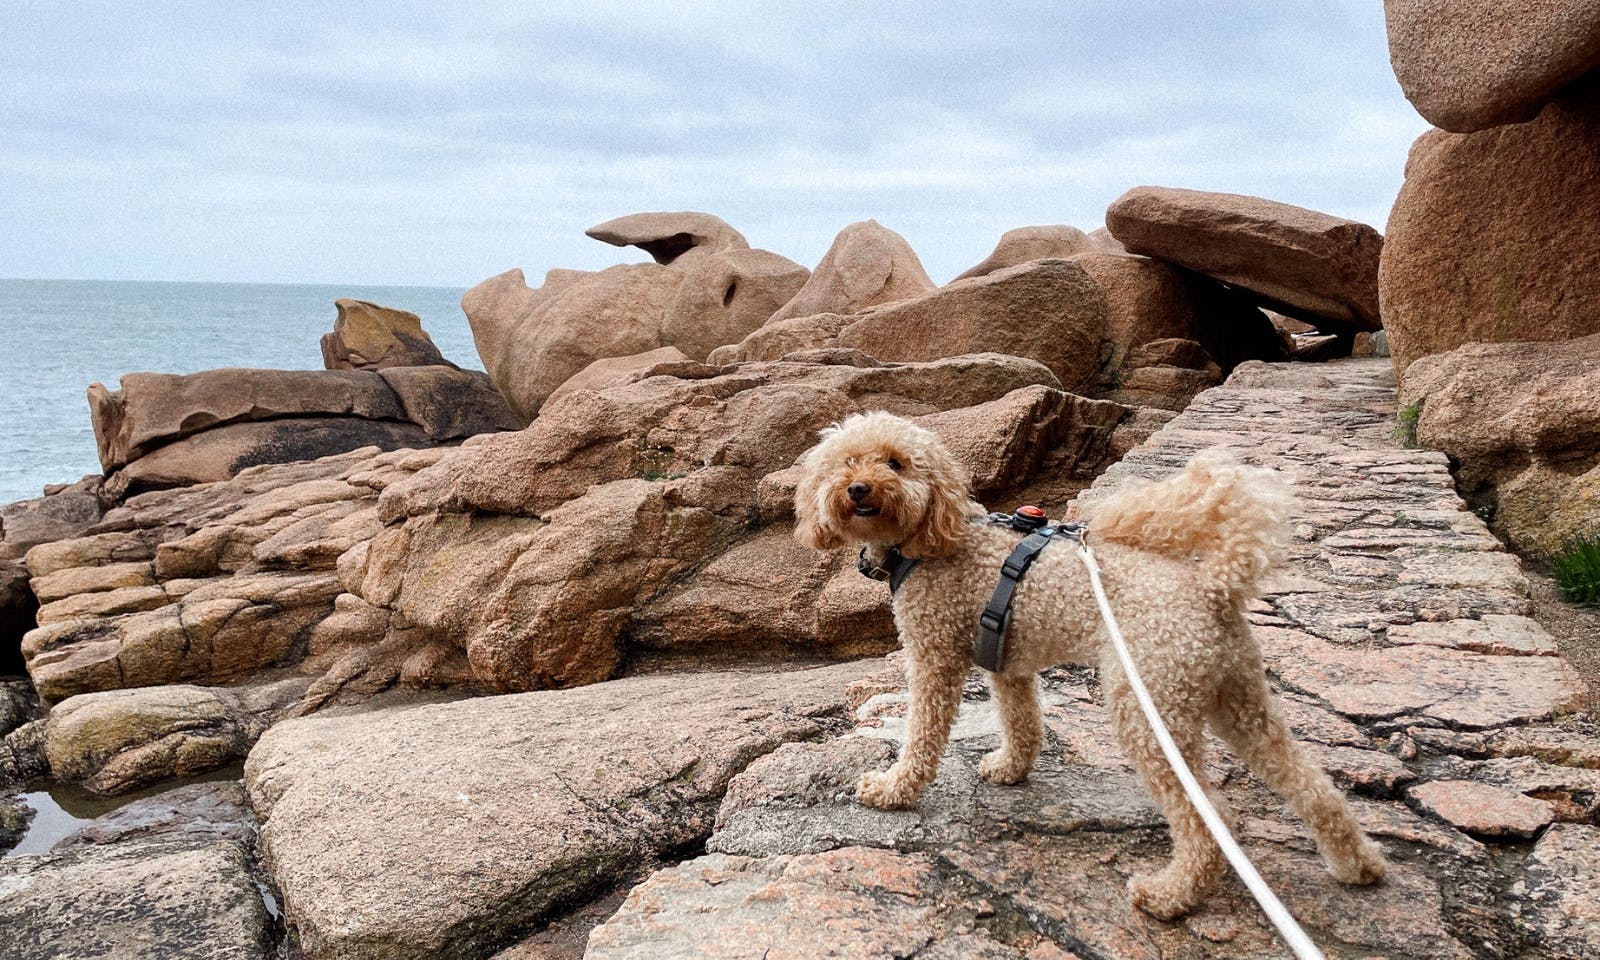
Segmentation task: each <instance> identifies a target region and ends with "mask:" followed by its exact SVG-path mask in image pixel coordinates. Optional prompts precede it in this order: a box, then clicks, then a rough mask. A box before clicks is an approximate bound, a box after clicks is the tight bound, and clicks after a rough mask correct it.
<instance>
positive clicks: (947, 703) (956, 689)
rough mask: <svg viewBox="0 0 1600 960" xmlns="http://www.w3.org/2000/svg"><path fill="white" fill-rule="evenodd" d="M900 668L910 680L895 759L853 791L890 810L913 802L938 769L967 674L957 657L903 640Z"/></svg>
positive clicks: (870, 803) (872, 804)
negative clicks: (906, 714)
mask: <svg viewBox="0 0 1600 960" xmlns="http://www.w3.org/2000/svg"><path fill="white" fill-rule="evenodd" d="M905 648H906V674H907V679H908V680H909V681H910V686H911V704H910V707H911V715H910V717H908V718H907V722H906V730H907V732H906V742H905V743H904V744H903V745H902V746H901V748H900V759H898V760H896V761H895V763H894V766H892V767H890V768H889V769H888V770H885V771H883V772H882V773H876V772H874V773H866V774H863V775H862V777H861V782H860V784H858V785H857V787H856V796H857V797H858V798H860V800H861V802H862V803H864V804H866V805H867V806H869V807H878V808H879V809H883V810H894V809H900V808H904V807H911V806H915V805H916V802H917V795H918V794H920V793H921V792H922V789H923V788H924V787H926V786H927V785H928V784H930V783H932V782H933V778H934V775H935V774H937V773H938V772H939V758H940V757H941V756H942V755H943V754H944V747H945V744H946V743H948V742H949V741H950V728H951V727H952V726H954V724H955V722H956V710H957V709H959V708H960V706H961V685H962V682H963V681H964V680H965V679H966V676H967V662H966V660H965V659H963V658H957V657H951V656H940V655H938V654H937V653H930V651H929V650H928V648H926V647H920V648H919V647H918V646H917V645H916V644H913V643H909V642H908V643H906V645H905Z"/></svg>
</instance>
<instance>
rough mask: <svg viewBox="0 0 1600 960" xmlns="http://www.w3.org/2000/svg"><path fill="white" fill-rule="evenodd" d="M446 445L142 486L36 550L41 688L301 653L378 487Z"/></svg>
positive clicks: (166, 680) (146, 681)
mask: <svg viewBox="0 0 1600 960" xmlns="http://www.w3.org/2000/svg"><path fill="white" fill-rule="evenodd" d="M447 452H448V451H447V450H444V449H435V450H426V451H399V452H395V453H381V452H379V451H377V450H374V449H372V448H368V449H365V450H358V451H353V452H351V453H348V454H343V455H341V456H337V457H332V458H327V459H324V460H319V461H313V462H308V463H290V464H281V465H271V466H261V467H253V468H250V469H247V470H244V471H242V472H241V473H240V474H239V475H238V476H236V477H234V478H233V479H232V480H228V481H226V482H223V483H214V484H203V485H199V486H194V487H187V488H182V489H177V490H164V491H157V492H152V493H147V494H143V495H141V496H137V497H134V498H132V499H130V500H128V501H127V502H126V503H125V504H124V505H122V506H121V507H118V508H116V509H114V510H112V511H110V512H109V513H107V514H106V516H105V517H104V519H103V520H102V521H101V523H100V524H99V525H98V526H96V527H93V528H90V530H89V531H86V533H85V535H84V536H81V537H78V538H74V539H67V540H60V541H56V542H54V543H48V544H43V545H40V546H37V547H34V548H33V549H32V550H31V551H29V553H28V561H27V562H28V566H29V569H30V571H31V572H32V574H33V576H34V578H35V581H36V582H37V583H38V584H39V585H40V589H41V590H42V591H43V593H44V595H45V597H46V598H47V602H46V603H45V605H44V615H43V620H42V621H41V622H43V623H44V626H41V627H39V628H38V629H35V630H33V631H32V632H31V633H29V634H28V635H27V636H26V637H24V640H23V645H22V652H23V655H24V656H25V657H26V658H27V661H28V670H29V672H30V673H31V674H32V677H33V680H34V682H35V684H37V686H38V689H39V691H40V692H41V694H42V695H43V696H44V697H46V698H47V699H49V700H61V699H64V698H66V697H69V696H73V695H75V694H81V693H89V692H92V691H97V690H116V689H122V688H125V687H136V686H158V685H162V684H172V683H200V684H205V685H218V684H225V683H231V682H237V681H239V680H241V679H243V678H245V677H247V676H249V675H250V674H252V673H253V672H255V671H256V670H258V669H261V668H264V667H268V666H293V665H295V664H299V663H301V662H302V661H303V660H304V658H305V657H306V656H307V654H308V653H318V652H319V651H318V650H317V649H314V648H315V644H313V642H312V640H313V635H314V633H315V631H316V628H317V627H318V626H320V624H321V623H322V621H323V620H325V619H327V618H328V617H329V615H330V614H331V613H333V612H334V609H335V602H336V599H337V598H338V596H339V595H340V594H341V593H342V592H343V589H344V588H343V586H342V585H341V584H340V582H339V579H338V576H337V574H336V572H335V569H334V567H335V564H336V562H337V560H338V558H339V557H340V555H342V554H343V553H344V552H345V551H347V550H349V549H351V548H352V547H354V546H356V545H357V544H359V543H363V542H365V541H367V540H369V539H370V538H371V537H372V536H373V534H375V533H376V532H377V531H378V530H379V529H380V527H381V524H380V523H379V522H378V519H377V511H376V500H377V493H378V491H379V490H381V489H382V488H383V487H384V486H386V485H387V484H388V483H390V482H392V481H393V480H394V479H397V478H398V477H399V476H402V475H405V474H409V473H410V472H413V471H415V470H418V469H421V468H422V467H424V466H426V465H429V464H432V463H434V462H436V461H437V460H438V459H439V458H440V457H442V456H444V455H445V454H446V453H447ZM381 638H382V632H381V631H380V632H379V635H378V636H377V637H367V638H365V639H366V641H368V642H375V641H376V640H379V639H381ZM320 652H327V651H320ZM324 666H325V664H324ZM307 669H308V670H314V669H315V663H313V664H311V665H308V666H307Z"/></svg>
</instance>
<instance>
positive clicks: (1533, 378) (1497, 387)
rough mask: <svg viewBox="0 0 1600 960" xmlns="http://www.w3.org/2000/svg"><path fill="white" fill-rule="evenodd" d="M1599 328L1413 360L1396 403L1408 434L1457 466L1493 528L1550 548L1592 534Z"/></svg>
mask: <svg viewBox="0 0 1600 960" xmlns="http://www.w3.org/2000/svg"><path fill="white" fill-rule="evenodd" d="M1595 370H1600V333H1596V334H1593V335H1590V336H1587V337H1581V338H1579V339H1576V340H1557V341H1553V342H1536V343H1471V344H1467V345H1465V346H1462V347H1457V348H1456V349H1454V350H1451V351H1449V352H1447V353H1439V354H1434V355H1432V356H1427V357H1423V358H1422V359H1420V360H1417V361H1416V362H1415V363H1413V364H1412V365H1411V366H1410V367H1409V368H1407V370H1406V378H1405V381H1404V382H1403V384H1402V387H1401V395H1400V399H1401V402H1402V403H1403V404H1406V405H1408V406H1410V407H1411V408H1412V409H1414V410H1416V411H1417V423H1416V428H1417V440H1418V441H1419V442H1420V443H1422V444H1423V445H1424V446H1428V447H1433V448H1435V449H1439V450H1443V451H1445V452H1446V453H1448V454H1450V456H1451V458H1452V459H1454V460H1455V461H1457V462H1458V463H1459V468H1458V470H1457V474H1456V476H1457V481H1458V482H1459V483H1460V485H1461V488H1462V492H1463V493H1464V494H1465V495H1466V496H1467V497H1468V498H1469V499H1471V500H1473V501H1474V502H1475V503H1477V504H1479V505H1480V506H1481V505H1493V506H1494V508H1495V509H1494V520H1493V525H1494V527H1495V528H1496V529H1497V530H1498V531H1499V532H1500V533H1501V534H1502V535H1504V536H1505V537H1506V538H1507V539H1509V540H1510V541H1511V542H1512V544H1513V545H1515V546H1516V547H1518V548H1519V549H1522V550H1527V551H1531V552H1534V553H1540V554H1551V553H1554V552H1556V551H1558V550H1559V549H1560V547H1561V546H1562V544H1563V543H1565V542H1566V541H1567V540H1568V539H1570V538H1572V537H1575V536H1580V535H1591V536H1593V535H1600V453H1597V449H1600V392H1597V391H1596V390H1595V373H1594V371H1595Z"/></svg>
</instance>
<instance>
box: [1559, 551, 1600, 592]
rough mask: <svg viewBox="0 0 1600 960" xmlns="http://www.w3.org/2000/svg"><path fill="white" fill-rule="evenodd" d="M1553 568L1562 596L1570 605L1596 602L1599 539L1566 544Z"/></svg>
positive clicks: (1599, 579)
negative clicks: (1570, 602)
mask: <svg viewBox="0 0 1600 960" xmlns="http://www.w3.org/2000/svg"><path fill="white" fill-rule="evenodd" d="M1553 565H1554V568H1555V570H1554V572H1555V578H1556V585H1557V586H1559V587H1560V588H1561V594H1562V596H1565V597H1566V598H1567V599H1568V600H1571V601H1572V602H1573V603H1600V536H1590V537H1578V538H1576V539H1574V540H1570V541H1568V542H1567V545H1566V546H1564V547H1562V549H1561V552H1560V553H1558V554H1556V555H1555V557H1554V559H1553Z"/></svg>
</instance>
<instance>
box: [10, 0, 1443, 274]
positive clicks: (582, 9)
mask: <svg viewBox="0 0 1600 960" xmlns="http://www.w3.org/2000/svg"><path fill="white" fill-rule="evenodd" d="M127 9H128V8H126V7H123V6H120V5H109V4H106V5H98V6H97V5H75V6H56V5H53V4H52V5H35V6H24V7H23V8H22V9H21V10H20V11H19V12H18V13H17V14H16V15H15V16H11V15H10V14H8V18H9V19H11V20H13V21H15V24H14V25H15V27H16V29H12V30H9V31H8V32H7V35H6V36H5V38H3V39H0V91H3V92H0V177H4V179H5V180H6V181H8V183H9V184H10V186H8V189H7V190H5V191H0V217H4V218H5V220H6V222H7V223H8V224H9V225H11V226H10V229H8V230H7V231H5V232H4V235H3V236H0V272H4V273H6V274H10V275H20V276H91V277H110V278H130V279H159V278H167V279H215V280H258V281H279V282H315V281H324V282H351V283H355V282H366V283H439V284H461V285H464V284H468V283H472V282H475V281H476V280H478V279H481V278H483V277H486V276H489V275H491V274H493V273H497V272H499V271H501V270H503V269H506V268H508V267H510V266H516V265H520V266H523V267H524V268H526V270H527V271H528V273H529V274H530V275H538V274H542V272H543V271H544V270H545V269H547V268H549V267H552V266H574V267H598V266H604V265H606V264H608V263H614V262H618V261H620V260H627V259H636V258H633V257H632V256H631V255H630V253H629V252H627V251H618V250H615V249H613V248H610V247H605V246H603V245H600V244H596V243H594V242H593V241H590V240H588V239H586V238H584V237H583V236H582V230H583V229H584V228H585V227H587V226H589V225H591V224H593V223H596V222H599V221H601V220H605V219H609V218H611V217H613V216H617V215H620V214H624V213H630V212H634V211H639V210H659V209H699V210H706V211H709V212H712V213H716V214H718V215H721V216H723V217H724V218H726V219H728V220H729V221H730V222H732V223H733V224H734V225H735V226H736V227H738V228H739V229H740V230H742V231H743V232H745V234H746V235H747V236H749V237H750V238H751V240H752V242H754V243H758V244H760V245H763V246H767V247H769V248H771V249H775V250H777V251H779V252H781V253H784V254H786V255H788V256H791V257H793V258H795V259H798V260H800V261H802V262H805V263H808V264H811V263H815V261H816V260H817V259H818V258H819V257H820V256H821V254H822V252H823V251H824V250H825V249H826V247H827V245H828V243H829V242H830V241H831V239H832V237H833V235H834V233H836V232H837V230H838V229H839V228H840V227H842V226H844V225H845V224H846V223H849V222H852V221H855V220H860V219H865V218H867V217H873V218H876V219H878V220H879V221H880V222H882V223H884V224H885V225H886V226H889V227H891V228H893V229H896V230H899V231H900V232H901V233H903V234H905V235H906V236H907V238H908V239H909V240H911V242H912V244H913V246H914V247H916V249H917V250H918V251H919V253H920V254H921V255H922V257H923V259H924V261H925V263H926V264H927V266H928V268H929V272H930V273H931V274H933V276H934V277H935V278H936V279H943V278H946V277H949V276H951V275H953V274H955V273H957V272H959V271H960V270H962V269H965V267H966V266H968V265H970V264H971V263H972V262H975V261H976V260H977V259H979V258H981V257H982V256H983V255H984V254H985V253H987V251H988V249H989V248H990V247H991V246H992V245H993V243H994V240H995V239H996V238H997V237H998V235H999V234H1000V233H1001V232H1003V231H1004V230H1006V229H1009V228H1011V227H1015V226H1021V225H1023V224H1027V223H1062V222H1065V223H1075V224H1077V225H1080V226H1083V227H1085V228H1089V227H1093V226H1096V225H1098V224H1099V222H1100V219H1101V217H1102V215H1103V212H1104V209H1105V206H1106V205H1107V204H1108V203H1109V202H1110V201H1111V200H1113V199H1114V198H1115V197H1116V196H1117V195H1118V194H1120V193H1121V192H1122V191H1123V190H1124V189H1126V188H1127V187H1129V186H1133V185H1135V184H1138V183H1161V184H1169V185H1174V186H1189V187H1197V188H1201V189H1218V190H1230V191H1234V192H1242V193H1255V194H1259V195H1263V196H1269V197H1273V198H1275V199H1281V200H1286V201H1289V202H1295V203H1301V204H1304V205H1306V206H1312V207H1316V208H1318V209H1324V210H1327V211H1329V212H1332V213H1337V214H1341V215H1345V216H1355V217H1357V218H1359V219H1364V220H1367V221H1369V222H1373V223H1375V224H1377V225H1378V226H1380V227H1381V226H1382V221H1383V220H1384V219H1385V218H1386V216H1387V210H1388V206H1389V204H1390V203H1391V202H1392V200H1393V197H1394V194H1395V192H1396V190H1397V189H1398V187H1399V184H1400V179H1401V171H1402V168H1403V164H1404V160H1405V151H1406V149H1407V147H1408V146H1409V144H1410V142H1411V140H1412V139H1414V138H1415V136H1416V135H1417V134H1419V133H1420V132H1421V131H1422V130H1423V129H1425V124H1424V123H1423V122H1422V121H1421V119H1420V118H1418V117H1417V116H1416V115H1415V113H1414V112H1413V111H1411V109H1410V106H1409V105H1408V104H1407V103H1406V102H1405V100H1404V99H1403V98H1402V97H1401V95H1400V93H1399V90H1398V88H1397V86H1396V84H1395V82H1394V79H1393V75H1392V73H1391V72H1390V69H1389V66H1388V61H1387V50H1386V47H1385V42H1384V35H1383V26H1382V12H1381V10H1380V9H1379V8H1378V6H1377V5H1376V4H1372V3H1370V2H1366V0H1351V2H1345V3H1337V4H1328V5H1318V6H1316V7H1311V6H1309V5H1299V4H1294V5H1283V4H1273V3H1267V2H1228V3H1222V2H1196V3H1191V4H1183V5H1175V4H1167V3H1154V2H1146V3H1139V2H1133V3H1110V2H1098V0H1096V2H1080V3H1074V4H1071V5H1045V6H1041V5H1038V4H1020V3H994V4H985V5H983V6H982V7H981V8H980V7H976V6H974V7H972V8H970V9H952V8H950V7H948V6H945V5H940V6H934V5H930V4H919V3H904V2H880V3H873V4H859V3H833V2H817V3H804V4H802V3H790V2H775V3H771V4H767V3H761V4H757V3H731V2H729V3H710V2H677V3H671V4H667V3H654V2H642V3H641V2H630V3H601V2H589V3H579V4H559V3H558V4H469V5H426V4H405V3H402V4H382V5H378V4H365V3H355V4H351V5H347V6H344V7H342V8H341V9H340V10H338V11H337V12H329V10H328V9H327V8H326V6H325V5H321V4H306V5H301V6H289V7H274V8H273V9H272V10H267V9H265V8H243V9H242V10H241V9H240V8H231V7H230V8H223V7H212V6H206V5H193V6H169V7H164V8H163V9H162V10H161V11H160V12H157V13H145V14H143V15H141V16H133V15H130V14H129V13H128V12H127Z"/></svg>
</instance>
